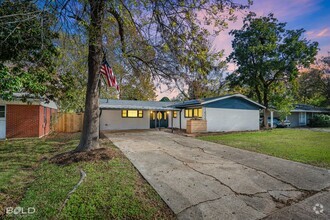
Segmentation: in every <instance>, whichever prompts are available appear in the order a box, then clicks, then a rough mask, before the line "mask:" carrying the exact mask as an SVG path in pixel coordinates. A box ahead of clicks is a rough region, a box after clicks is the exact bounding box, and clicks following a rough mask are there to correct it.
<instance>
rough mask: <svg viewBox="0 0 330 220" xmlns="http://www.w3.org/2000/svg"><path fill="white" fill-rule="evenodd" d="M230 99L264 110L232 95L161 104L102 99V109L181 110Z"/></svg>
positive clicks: (239, 95) (239, 96)
mask: <svg viewBox="0 0 330 220" xmlns="http://www.w3.org/2000/svg"><path fill="white" fill-rule="evenodd" d="M230 97H238V98H243V99H245V100H247V101H249V102H251V103H253V104H254V105H257V106H259V107H260V108H264V106H262V105H260V104H259V103H256V102H254V101H252V100H250V99H248V98H247V97H245V96H244V95H241V94H231V95H224V96H218V97H212V98H202V99H194V100H188V101H182V102H159V101H135V100H114V99H100V108H101V109H146V110H179V109H180V108H184V107H189V106H198V105H204V104H207V103H209V102H212V101H217V100H221V99H225V98H230Z"/></svg>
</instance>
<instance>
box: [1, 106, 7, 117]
mask: <svg viewBox="0 0 330 220" xmlns="http://www.w3.org/2000/svg"><path fill="white" fill-rule="evenodd" d="M5 112H6V111H5V106H0V118H4V117H5Z"/></svg>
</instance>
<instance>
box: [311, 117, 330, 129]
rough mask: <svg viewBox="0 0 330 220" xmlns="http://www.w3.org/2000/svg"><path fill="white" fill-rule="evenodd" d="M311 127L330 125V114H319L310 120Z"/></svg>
mask: <svg viewBox="0 0 330 220" xmlns="http://www.w3.org/2000/svg"><path fill="white" fill-rule="evenodd" d="M309 126H311V127H330V115H323V114H318V115H314V117H313V118H311V119H310V120H309Z"/></svg>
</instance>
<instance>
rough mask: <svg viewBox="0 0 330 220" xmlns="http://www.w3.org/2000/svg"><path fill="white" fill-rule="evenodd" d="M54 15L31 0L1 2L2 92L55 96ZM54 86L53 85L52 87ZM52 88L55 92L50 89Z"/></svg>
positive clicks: (9, 96) (4, 94)
mask: <svg viewBox="0 0 330 220" xmlns="http://www.w3.org/2000/svg"><path fill="white" fill-rule="evenodd" d="M53 20H54V17H53V16H52V14H50V13H48V12H47V11H45V10H41V9H39V8H38V7H37V5H36V4H34V3H33V2H31V1H9V0H5V1H3V2H2V3H1V5H0V43H1V48H0V78H1V81H0V88H1V89H0V96H1V98H2V99H5V100H10V99H12V98H13V93H14V92H21V93H26V94H34V95H36V96H48V97H49V98H53V97H54V93H56V91H55V90H54V88H55V87H56V86H57V85H58V84H59V83H60V82H59V80H58V78H57V75H56V71H55V65H54V60H55V57H56V56H57V55H58V51H57V49H56V47H55V45H54V43H53V39H55V38H56V37H57V34H56V33H55V32H54V31H53V29H52V26H53V25H54V23H53ZM52 88H53V89H52ZM51 91H52V92H51Z"/></svg>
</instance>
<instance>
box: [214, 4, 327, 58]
mask: <svg viewBox="0 0 330 220" xmlns="http://www.w3.org/2000/svg"><path fill="white" fill-rule="evenodd" d="M250 10H251V11H254V12H255V13H256V14H257V15H259V16H267V15H268V14H269V13H274V15H275V17H277V18H278V19H279V21H280V22H286V23H287V26H286V27H287V28H288V29H300V28H303V29H305V30H306V34H305V37H306V38H307V39H310V40H312V41H317V42H319V44H320V45H319V47H320V51H319V56H325V55H327V52H328V51H330V0H254V4H253V5H252V6H251V8H250ZM245 15H246V13H244V12H237V16H238V20H237V21H236V22H235V23H231V24H229V29H228V30H227V31H224V32H222V33H221V34H220V35H219V36H218V37H217V38H216V39H215V40H214V42H213V43H214V47H215V48H217V49H224V50H225V55H226V56H227V55H228V54H229V53H230V52H231V50H232V49H231V40H232V37H231V36H229V35H228V32H229V31H230V30H231V29H240V28H241V27H242V24H243V22H242V18H243V17H245Z"/></svg>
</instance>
